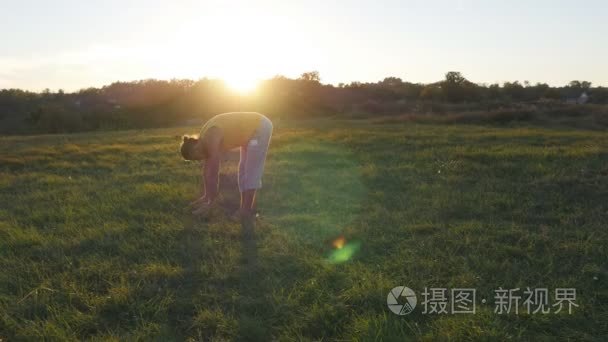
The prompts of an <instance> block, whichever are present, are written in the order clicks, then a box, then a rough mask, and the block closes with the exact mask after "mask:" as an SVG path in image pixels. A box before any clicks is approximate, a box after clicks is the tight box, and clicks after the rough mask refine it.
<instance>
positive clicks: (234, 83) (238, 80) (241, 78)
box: [224, 75, 259, 94]
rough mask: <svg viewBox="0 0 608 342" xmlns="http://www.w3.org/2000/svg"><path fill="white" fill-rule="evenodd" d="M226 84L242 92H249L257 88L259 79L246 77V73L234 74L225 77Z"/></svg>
mask: <svg viewBox="0 0 608 342" xmlns="http://www.w3.org/2000/svg"><path fill="white" fill-rule="evenodd" d="M224 82H226V85H227V86H228V87H229V88H230V89H232V90H234V91H236V92H238V93H241V94H247V93H250V92H252V91H254V90H255V88H256V87H257V85H258V83H259V81H258V80H257V79H255V78H253V77H246V76H245V75H234V76H228V77H224Z"/></svg>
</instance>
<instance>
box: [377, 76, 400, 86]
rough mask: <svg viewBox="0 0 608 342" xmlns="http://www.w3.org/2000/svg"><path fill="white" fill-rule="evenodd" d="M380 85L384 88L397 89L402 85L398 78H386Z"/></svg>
mask: <svg viewBox="0 0 608 342" xmlns="http://www.w3.org/2000/svg"><path fill="white" fill-rule="evenodd" d="M380 84H381V85H382V86H385V87H399V86H402V85H403V81H402V80H401V78H399V77H386V78H384V80H382V81H381V82H380Z"/></svg>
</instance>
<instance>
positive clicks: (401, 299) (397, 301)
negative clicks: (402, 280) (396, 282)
mask: <svg viewBox="0 0 608 342" xmlns="http://www.w3.org/2000/svg"><path fill="white" fill-rule="evenodd" d="M417 302H418V300H417V299H416V294H415V293H414V291H412V289H410V288H409V287H405V286H397V287H395V288H394V289H392V290H391V291H390V292H389V293H388V296H386V304H387V305H388V308H389V309H390V310H391V311H392V312H393V313H395V314H397V315H407V314H409V313H410V312H412V311H414V308H415V307H416V303H417Z"/></svg>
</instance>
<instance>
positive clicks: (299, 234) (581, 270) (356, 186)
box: [0, 121, 608, 341]
mask: <svg viewBox="0 0 608 342" xmlns="http://www.w3.org/2000/svg"><path fill="white" fill-rule="evenodd" d="M275 128H276V130H275V135H274V137H273V140H272V144H271V150H270V152H269V157H268V161H267V164H266V171H267V172H266V175H265V178H264V188H263V189H262V191H261V192H260V193H259V209H260V213H261V217H260V219H259V220H258V222H257V224H256V225H257V226H256V237H255V239H254V240H247V239H242V238H241V236H242V235H241V227H240V224H238V223H234V222H231V221H230V220H229V216H230V214H231V210H232V209H234V208H236V206H237V205H238V191H237V189H236V180H235V175H234V174H235V172H236V162H235V161H229V162H226V163H224V164H223V166H222V173H223V175H222V177H221V181H222V183H221V188H222V193H223V197H222V198H221V201H220V206H219V207H218V208H216V209H215V210H214V211H213V212H212V215H211V217H209V218H208V219H207V220H202V219H195V218H193V217H191V215H190V214H189V212H188V211H186V210H185V209H184V208H185V206H186V204H187V203H188V202H189V201H190V200H192V199H193V198H194V197H195V196H196V195H197V194H198V191H199V187H200V180H199V167H198V165H197V164H195V163H190V162H184V161H182V160H181V158H180V157H179V155H178V152H177V150H178V144H179V142H180V136H181V135H182V134H187V133H194V132H196V128H171V129H158V130H143V131H123V132H96V133H90V134H73V135H45V136H10V137H0V190H1V192H0V201H1V203H2V205H1V207H0V270H1V273H0V339H1V340H2V341H6V340H8V341H16V340H38V339H41V338H42V337H46V338H48V339H49V340H82V339H93V340H116V341H119V340H120V341H123V340H162V341H167V340H185V339H192V340H214V341H223V340H250V341H255V340H260V341H268V340H280V341H283V340H293V341H296V340H323V341H333V340H343V341H344V340H360V341H368V340H378V341H383V340H384V341H388V340H398V341H403V340H437V339H443V340H455V341H456V340H471V339H486V340H522V339H524V340H539V339H543V338H545V339H548V340H555V339H558V338H559V339H570V340H603V338H606V337H607V336H608V290H607V287H608V286H607V285H608V268H607V267H608V266H607V265H608V248H607V247H606V246H607V245H608V230H607V226H608V133H604V132H591V131H584V130H567V129H559V130H558V129H544V128H522V127H503V128H499V127H481V126H467V125H425V124H413V123H410V124H405V123H403V124H400V123H393V124H374V125H370V124H368V123H367V122H365V121H358V122H346V121H343V122H340V121H322V122H308V123H305V122H302V123H295V122H294V123H277V125H276V127H275ZM340 236H343V237H344V239H345V240H346V245H345V246H344V247H342V248H341V249H337V248H336V247H334V246H333V245H332V241H334V240H335V239H337V238H338V237H340ZM399 285H404V286H408V287H410V288H411V289H413V290H414V291H415V292H416V294H417V296H418V306H417V307H416V309H415V310H414V312H412V313H411V314H409V315H405V316H398V315H395V314H393V313H392V312H391V311H389V310H388V308H387V304H386V300H387V294H388V293H389V291H390V290H391V289H392V288H393V287H395V286H399ZM425 287H427V288H432V287H437V288H448V289H452V288H475V289H476V290H477V301H476V313H475V314H450V313H448V314H441V315H437V314H423V313H422V292H423V290H424V288H425ZM499 287H502V288H505V289H512V288H520V289H522V290H523V289H525V288H526V287H530V288H548V289H549V291H550V294H551V297H550V300H553V291H554V289H555V288H576V291H577V298H576V304H577V305H579V306H578V307H574V308H573V312H572V314H568V313H567V311H565V310H564V311H562V312H561V313H554V312H553V311H552V312H551V313H549V314H540V313H537V314H527V313H526V312H525V309H524V307H523V306H522V305H521V304H520V307H519V314H515V313H514V312H511V313H510V314H502V315H500V314H498V313H495V312H494V308H495V306H494V302H495V300H494V290H495V289H498V288H499ZM520 295H521V294H520ZM522 297H523V295H522ZM482 299H485V300H486V301H487V302H486V303H485V304H483V303H482V302H481V300H482ZM522 301H523V298H522ZM552 303H553V302H552Z"/></svg>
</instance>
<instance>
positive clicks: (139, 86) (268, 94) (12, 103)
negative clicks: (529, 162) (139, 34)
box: [0, 71, 608, 134]
mask: <svg viewBox="0 0 608 342" xmlns="http://www.w3.org/2000/svg"><path fill="white" fill-rule="evenodd" d="M583 94H585V95H584V101H585V102H588V103H592V104H607V103H608V88H605V87H593V86H592V84H591V83H590V82H587V81H576V80H575V81H572V82H570V83H568V84H567V85H565V86H562V87H551V86H549V85H547V84H545V83H536V84H530V83H529V82H527V81H524V82H522V83H520V82H518V81H515V82H505V83H503V84H489V85H488V84H477V83H474V82H471V81H469V80H468V79H466V78H465V77H464V76H463V75H462V74H461V73H460V72H454V71H451V72H448V73H446V75H445V78H444V79H443V80H441V81H438V82H435V83H430V84H422V83H412V82H407V81H404V80H402V79H401V78H398V77H386V78H384V79H383V80H381V81H379V82H372V83H369V82H368V83H362V82H352V83H349V84H343V83H340V84H338V85H331V84H323V83H321V78H320V75H319V73H318V72H316V71H312V72H306V73H303V74H302V75H301V76H300V77H299V78H295V79H292V78H287V77H284V76H276V77H273V78H271V79H267V80H264V81H262V82H261V83H260V84H259V86H258V87H257V89H256V90H255V91H252V92H251V93H249V94H247V95H243V94H238V93H236V92H234V91H232V90H231V89H230V88H229V87H228V86H227V85H226V84H225V83H224V82H223V81H221V80H217V79H208V78H203V79H200V80H197V81H194V80H188V79H173V80H155V79H148V80H139V81H132V82H115V83H112V84H110V85H107V86H104V87H101V88H87V89H82V90H80V91H77V92H73V93H66V92H64V91H62V90H59V91H50V90H48V89H47V90H45V91H43V92H40V93H37V92H30V91H24V90H19V89H3V90H0V127H1V128H0V130H1V132H2V133H13V134H14V133H40V132H44V133H60V132H77V131H89V130H103V129H126V128H147V127H165V126H170V125H179V124H187V123H192V122H198V121H202V120H204V119H206V118H208V117H210V116H212V115H214V114H217V113H221V112H229V111H259V112H263V113H266V114H268V115H270V116H272V117H286V118H309V117H321V116H345V117H353V116H372V115H394V114H407V113H433V114H441V113H446V112H448V113H449V112H455V111H484V110H487V111H491V110H494V109H497V108H513V107H517V106H519V105H522V104H541V105H545V106H547V105H551V106H562V105H565V104H567V103H577V102H578V101H579V99H581V95H583Z"/></svg>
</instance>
